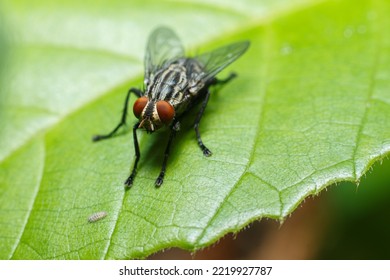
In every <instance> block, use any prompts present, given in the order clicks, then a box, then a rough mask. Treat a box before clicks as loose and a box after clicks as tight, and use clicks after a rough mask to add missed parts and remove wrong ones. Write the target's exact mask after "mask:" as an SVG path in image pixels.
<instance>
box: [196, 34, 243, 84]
mask: <svg viewBox="0 0 390 280" xmlns="http://www.w3.org/2000/svg"><path fill="white" fill-rule="evenodd" d="M248 47H249V42H248V41H242V42H237V43H233V44H230V45H227V46H223V47H220V48H218V49H216V50H213V51H211V52H207V53H203V54H201V55H199V56H196V57H194V59H196V60H197V61H199V62H200V63H201V65H202V66H203V69H204V72H205V75H204V76H203V77H202V80H205V81H206V80H209V79H210V78H212V77H214V76H216V75H217V74H218V73H219V72H220V71H222V70H223V69H224V68H225V67H226V66H228V65H229V64H230V63H232V62H233V61H235V60H236V59H237V58H239V57H240V56H241V55H242V54H243V53H244V52H245V51H246V50H247V49H248Z"/></svg>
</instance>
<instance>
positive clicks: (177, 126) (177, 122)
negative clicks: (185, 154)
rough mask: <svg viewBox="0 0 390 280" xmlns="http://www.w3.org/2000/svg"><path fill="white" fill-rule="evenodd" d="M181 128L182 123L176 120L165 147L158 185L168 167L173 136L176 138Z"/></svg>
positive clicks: (157, 185)
mask: <svg viewBox="0 0 390 280" xmlns="http://www.w3.org/2000/svg"><path fill="white" fill-rule="evenodd" d="M179 130H180V123H179V121H175V122H174V123H173V125H172V128H171V134H170V135H169V140H168V144H167V147H166V148H165V153H164V161H163V164H162V167H161V171H160V175H158V177H157V179H156V183H155V185H156V187H160V186H161V185H162V183H163V181H164V176H165V170H166V168H167V162H168V156H169V152H170V149H171V144H172V142H173V138H175V135H176V132H178V131H179Z"/></svg>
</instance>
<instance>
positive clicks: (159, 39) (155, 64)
mask: <svg viewBox="0 0 390 280" xmlns="http://www.w3.org/2000/svg"><path fill="white" fill-rule="evenodd" d="M181 57H184V48H183V45H182V44H181V42H180V40H179V37H177V35H176V34H175V33H174V32H173V31H172V30H171V29H170V28H168V27H158V28H157V29H155V30H154V31H153V32H152V34H151V35H150V37H149V40H148V44H147V47H146V54H145V80H147V79H148V77H150V75H151V74H153V73H155V72H156V71H157V70H158V69H160V68H161V67H162V66H163V65H164V63H166V62H168V61H171V60H173V59H175V58H181Z"/></svg>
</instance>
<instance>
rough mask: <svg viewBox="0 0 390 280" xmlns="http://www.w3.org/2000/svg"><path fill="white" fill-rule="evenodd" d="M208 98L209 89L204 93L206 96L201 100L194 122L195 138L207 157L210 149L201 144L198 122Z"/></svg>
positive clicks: (209, 154)
mask: <svg viewBox="0 0 390 280" xmlns="http://www.w3.org/2000/svg"><path fill="white" fill-rule="evenodd" d="M209 98H210V90H209V89H207V93H206V96H205V98H204V100H203V102H202V107H201V108H200V111H199V113H198V116H197V117H196V119H195V124H194V129H195V133H196V139H197V141H198V145H199V147H200V149H201V150H202V152H203V154H204V155H205V156H206V157H209V156H211V154H212V153H211V151H210V150H209V149H208V148H207V147H206V146H205V145H204V144H203V141H202V138H201V137H200V132H199V122H200V120H201V118H202V116H203V113H204V110H205V109H206V106H207V102H208V101H209Z"/></svg>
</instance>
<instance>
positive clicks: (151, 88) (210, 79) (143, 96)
mask: <svg viewBox="0 0 390 280" xmlns="http://www.w3.org/2000/svg"><path fill="white" fill-rule="evenodd" d="M248 47H249V42H248V41H242V42H237V43H233V44H230V45H226V46H223V47H220V48H218V49H216V50H214V51H211V52H207V53H203V54H200V55H198V56H195V57H186V56H185V54H184V48H183V45H182V44H181V42H180V40H179V38H178V37H177V35H176V34H175V33H174V32H173V31H172V30H171V29H169V28H167V27H159V28H157V29H155V30H154V31H153V32H152V34H151V35H150V37H149V40H148V43H147V47H146V55H145V73H144V74H145V76H144V90H140V89H137V88H130V90H129V91H128V93H127V96H126V99H125V104H124V109H123V114H122V118H121V121H120V122H119V124H118V125H117V126H116V127H115V128H114V129H113V130H112V131H111V132H110V133H108V134H105V135H96V136H94V137H93V141H99V140H103V139H107V138H110V137H112V136H113V135H114V134H115V133H116V132H117V131H118V129H119V128H120V127H121V126H123V125H124V124H125V123H126V117H127V109H128V103H129V98H130V93H134V94H135V95H136V96H137V97H138V99H137V100H136V101H135V103H134V105H133V113H134V115H135V116H136V117H137V118H138V121H137V123H136V124H135V125H134V126H133V139H134V149H135V161H134V165H133V169H132V171H131V173H130V176H129V177H128V178H127V180H126V181H125V186H126V187H131V186H132V184H133V181H134V178H135V175H136V170H137V164H138V162H139V159H140V157H141V153H140V149H139V145H138V139H137V129H139V128H143V129H144V130H146V132H148V133H152V132H154V131H156V130H158V129H159V128H161V127H163V126H168V127H169V128H170V130H171V132H170V136H169V139H168V144H167V146H166V148H165V153H164V160H163V163H162V167H161V171H160V174H159V176H158V177H157V179H156V182H155V185H156V186H157V187H159V186H161V184H162V183H163V180H164V175H165V171H166V167H167V160H168V156H169V152H170V149H171V145H172V142H173V139H174V137H175V135H176V133H177V132H178V131H179V129H180V120H181V118H182V117H183V116H184V115H185V113H186V112H187V111H189V110H190V109H191V108H192V107H194V105H195V104H198V103H200V102H201V103H202V104H201V107H200V110H199V112H198V114H197V117H196V119H195V123H194V129H195V133H196V138H197V141H198V145H199V147H200V149H201V150H202V152H203V154H204V155H205V156H210V155H211V151H210V150H209V149H208V148H207V147H206V146H205V145H204V143H203V141H202V138H201V136H200V132H199V123H200V120H201V118H202V116H203V113H204V110H205V108H206V106H207V102H208V100H209V97H210V90H209V87H210V86H212V85H217V84H224V83H226V82H228V81H230V80H231V79H233V78H234V77H235V74H234V73H233V74H231V75H230V76H228V77H227V78H226V79H224V80H220V79H217V78H216V77H215V76H216V75H217V74H218V73H219V72H220V71H222V70H223V69H224V68H225V67H226V66H228V65H229V64H230V63H232V62H233V61H235V60H236V59H237V58H239V57H240V56H241V55H242V54H243V53H244V52H245V51H246V50H247V49H248Z"/></svg>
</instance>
